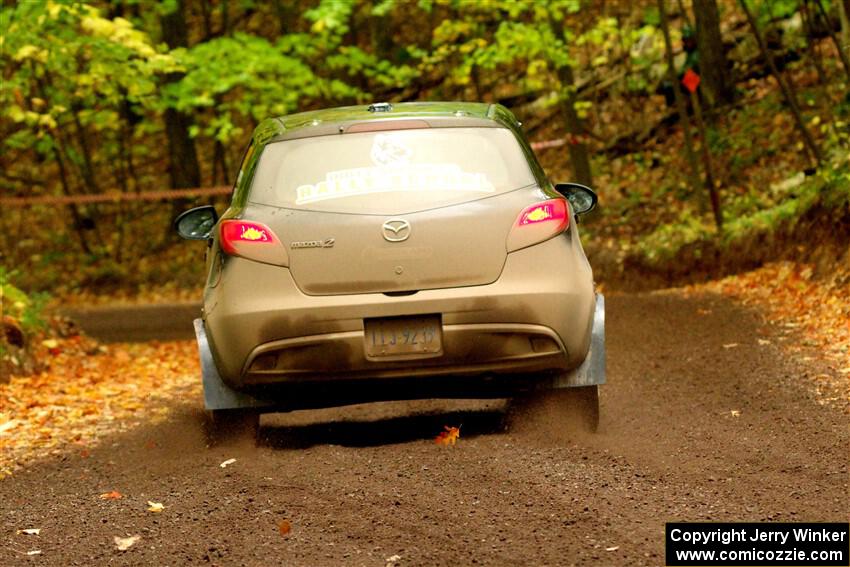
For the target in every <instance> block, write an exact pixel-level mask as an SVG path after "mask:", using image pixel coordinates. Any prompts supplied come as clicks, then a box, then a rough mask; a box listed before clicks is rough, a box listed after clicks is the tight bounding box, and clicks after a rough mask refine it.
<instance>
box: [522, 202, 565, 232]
mask: <svg viewBox="0 0 850 567" xmlns="http://www.w3.org/2000/svg"><path fill="white" fill-rule="evenodd" d="M541 222H557V223H559V224H563V225H564V226H563V227H561V228H560V229H558V230H557V232H560V231H562V230H564V229H565V228H567V226H568V225H569V223H570V219H569V217H568V216H567V202H566V201H565V200H563V199H552V200H551V201H543V202H542V203H535V204H534V205H531V206H530V207H526V208H525V210H523V211H522V212H521V213H520V214H519V218H518V219H517V224H518V225H519V226H526V225H529V224H537V223H541Z"/></svg>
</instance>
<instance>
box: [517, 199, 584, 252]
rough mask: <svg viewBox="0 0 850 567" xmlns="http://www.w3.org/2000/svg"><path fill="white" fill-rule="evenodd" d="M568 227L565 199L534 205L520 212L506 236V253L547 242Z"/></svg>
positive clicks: (568, 210) (568, 212)
mask: <svg viewBox="0 0 850 567" xmlns="http://www.w3.org/2000/svg"><path fill="white" fill-rule="evenodd" d="M569 226H570V209H569V206H568V205H567V201H566V200H565V199H550V200H548V201H541V202H539V203H534V204H533V205H530V206H528V207H526V208H525V209H523V210H522V212H521V213H520V214H519V217H517V220H516V224H515V225H514V226H513V228H512V229H511V232H510V234H509V235H508V242H507V248H508V252H513V251H514V250H520V249H521V248H525V247H527V246H531V245H532V244H537V243H539V242H543V241H544V240H548V239H550V238H552V237H553V236H555V235H557V234H561V233H562V232H564V231H565V230H566V229H567V227H569Z"/></svg>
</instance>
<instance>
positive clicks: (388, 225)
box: [381, 219, 410, 242]
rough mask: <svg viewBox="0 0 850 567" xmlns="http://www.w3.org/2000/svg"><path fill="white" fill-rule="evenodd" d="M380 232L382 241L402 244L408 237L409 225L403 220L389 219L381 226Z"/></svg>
mask: <svg viewBox="0 0 850 567" xmlns="http://www.w3.org/2000/svg"><path fill="white" fill-rule="evenodd" d="M381 232H382V233H383V235H384V240H388V241H389V242H402V241H403V240H407V239H408V238H409V237H410V223H409V222H407V221H406V220H404V219H390V220H388V221H387V222H385V223H384V224H383V226H382V227H381Z"/></svg>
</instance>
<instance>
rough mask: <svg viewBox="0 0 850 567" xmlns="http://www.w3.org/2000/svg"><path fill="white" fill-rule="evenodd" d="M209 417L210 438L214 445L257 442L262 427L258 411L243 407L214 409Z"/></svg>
mask: <svg viewBox="0 0 850 567" xmlns="http://www.w3.org/2000/svg"><path fill="white" fill-rule="evenodd" d="M209 417H210V419H209V439H210V442H211V444H212V445H221V444H226V443H233V442H245V443H256V441H257V433H258V432H259V429H260V414H259V413H258V412H256V411H253V410H242V409H227V410H212V411H210V412H209Z"/></svg>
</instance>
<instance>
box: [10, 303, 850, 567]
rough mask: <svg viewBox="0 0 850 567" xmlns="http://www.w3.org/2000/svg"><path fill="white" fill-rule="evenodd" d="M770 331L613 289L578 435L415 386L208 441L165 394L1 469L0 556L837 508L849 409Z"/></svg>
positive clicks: (228, 560)
mask: <svg viewBox="0 0 850 567" xmlns="http://www.w3.org/2000/svg"><path fill="white" fill-rule="evenodd" d="M773 333H774V332H773V331H772V330H770V329H766V328H764V327H762V324H761V322H760V321H759V319H758V317H757V316H756V315H754V314H753V313H750V312H747V311H743V310H742V309H740V308H739V307H737V306H735V305H734V304H732V303H730V302H728V301H727V300H724V299H720V298H715V297H712V296H702V297H692V298H688V297H685V296H683V295H682V294H680V293H678V292H669V293H661V294H651V295H622V296H613V297H610V298H609V301H608V345H609V362H608V371H609V377H608V384H607V385H606V386H604V387H603V389H602V394H601V396H602V424H601V428H600V432H599V433H598V434H596V435H592V436H585V435H580V434H577V433H575V432H570V431H565V430H563V428H561V429H559V430H558V431H559V432H558V434H556V435H553V434H551V432H550V433H549V434H547V433H545V427H550V428H551V427H552V426H553V425H554V426H555V427H556V429H557V424H558V420H557V418H556V417H553V416H546V417H547V419H532V418H530V417H526V418H518V419H516V420H514V421H513V422H510V421H509V420H507V419H506V412H505V404H503V403H501V402H488V403H483V402H474V401H473V402H462V403H461V402H449V401H433V402H415V403H414V402H411V403H393V404H379V405H364V406H354V407H350V408H340V409H334V410H323V411H317V412H296V413H293V414H288V415H280V416H278V415H275V416H265V417H264V420H263V424H262V428H261V437H262V441H261V444H260V446H259V447H256V448H255V447H245V446H240V447H233V446H230V447H214V448H209V447H207V446H206V441H205V435H204V432H203V413H202V411H201V408H200V401H199V400H194V399H193V400H174V404H175V406H176V408H177V412H176V413H175V416H176V417H175V418H173V419H171V420H170V421H167V422H165V423H160V424H158V425H150V426H145V427H142V428H138V429H136V430H134V431H132V432H130V433H125V434H122V435H120V436H115V437H112V438H109V439H107V440H106V441H105V442H104V443H103V444H102V445H101V446H100V447H99V448H97V449H95V450H93V451H92V453H91V455H90V456H88V457H87V458H84V457H82V456H81V455H79V454H73V455H69V456H67V457H66V458H64V459H61V460H53V461H46V462H41V463H38V464H35V465H33V466H32V467H30V468H29V469H27V470H25V471H22V472H19V473H16V474H15V475H13V476H11V477H8V478H6V479H4V480H2V481H0V502H2V507H0V509H2V516H0V525H1V526H2V528H0V537H2V540H0V565H8V566H12V565H62V566H70V565H85V566H90V565H222V566H225V565H228V566H229V565H250V566H254V565H309V566H314V565H319V566H321V565H365V566H380V567H384V566H386V565H393V566H409V565H447V566H459V565H661V564H663V553H664V523H665V522H666V521H697V520H702V521H706V520H716V521H722V520H726V521H803V520H807V521H847V519H848V511H850V496H848V470H847V463H848V454H850V452H848V449H850V432H848V423H847V417H846V415H845V414H843V413H841V412H840V411H839V410H837V409H834V408H831V407H829V406H822V405H820V404H819V403H817V400H815V399H814V397H813V396H812V395H811V394H810V392H811V391H812V389H811V387H810V384H808V383H807V382H808V380H809V378H806V375H807V374H812V373H815V372H816V371H817V370H816V369H815V370H813V367H812V366H811V365H813V364H817V361H816V360H815V361H809V362H805V361H799V360H794V359H792V357H789V356H788V355H787V354H784V351H783V350H782V349H781V348H780V346H779V344H778V343H779V341H778V340H777V336H776V335H775V334H773ZM758 339H762V340H761V342H760V341H759V340H758ZM767 341H770V342H769V343H768V342H767ZM731 345H737V346H731ZM461 423H462V424H463V426H462V430H461V438H460V440H459V442H458V444H457V446H456V447H454V448H452V447H444V446H440V445H436V444H435V443H434V442H433V438H434V436H435V435H436V434H437V433H438V432H439V431H441V430H442V428H443V426H444V425H459V424H461ZM228 459H236V461H235V462H233V463H232V464H230V465H228V466H227V467H225V468H222V467H221V466H220V464H221V463H223V462H224V461H226V460H228ZM111 490H117V491H119V492H121V493H122V494H123V495H124V497H123V498H122V499H120V500H101V499H99V497H98V495H99V494H101V493H104V492H109V491H111ZM149 500H150V501H154V502H160V503H162V504H164V506H165V508H164V510H163V511H162V512H160V513H152V512H148V511H146V508H147V506H148V505H147V501H149ZM284 521H286V522H289V525H290V526H291V531H289V533H288V534H286V535H282V534H281V530H280V525H281V522H284ZM25 528H40V529H41V532H40V534H39V535H25V534H17V533H16V530H19V529H25ZM133 535H138V536H141V539H139V540H138V541H137V542H136V543H135V544H134V545H133V546H132V547H130V548H129V549H128V550H127V551H119V550H117V549H116V545H115V543H114V540H113V538H114V537H116V536H119V537H128V536H133ZM28 551H40V553H39V554H35V555H27V552H28Z"/></svg>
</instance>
